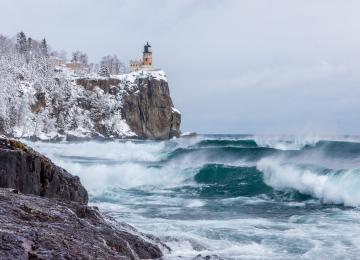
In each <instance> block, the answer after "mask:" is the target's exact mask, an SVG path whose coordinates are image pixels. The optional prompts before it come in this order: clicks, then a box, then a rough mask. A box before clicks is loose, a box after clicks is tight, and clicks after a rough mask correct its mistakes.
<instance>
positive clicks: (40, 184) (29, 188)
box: [0, 137, 166, 259]
mask: <svg viewBox="0 0 360 260" xmlns="http://www.w3.org/2000/svg"><path fill="white" fill-rule="evenodd" d="M21 193H25V194H21ZM87 201H88V194H87V191H86V190H85V188H84V187H83V186H82V185H81V183H80V180H79V178H78V177H75V176H72V175H71V174H69V173H68V172H66V171H65V170H64V169H62V168H60V167H57V166H56V165H54V164H53V163H52V162H51V161H50V160H49V159H48V158H46V157H45V156H42V155H41V154H39V153H37V152H35V151H34V150H32V149H31V148H29V147H27V146H26V145H24V144H22V143H21V142H18V141H16V140H9V139H6V138H4V137H0V259H156V258H159V257H161V256H162V253H161V250H160V249H159V246H158V245H160V246H163V247H164V248H166V246H165V245H163V244H161V242H160V241H159V240H158V239H156V238H154V237H151V236H149V235H144V234H141V233H139V232H137V231H136V230H135V229H134V228H132V227H131V226H129V225H127V224H120V223H117V222H115V221H113V220H112V219H110V218H108V217H104V216H102V215H101V214H100V213H99V211H98V210H97V209H96V208H93V207H89V206H87V205H86V203H87Z"/></svg>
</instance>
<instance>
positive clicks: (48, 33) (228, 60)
mask: <svg viewBox="0 0 360 260" xmlns="http://www.w3.org/2000/svg"><path fill="white" fill-rule="evenodd" d="M359 11H360V1H358V0H354V1H351V0H346V1H345V0H339V1H332V0H312V1H310V0H299V1H296V0H293V1H289V0H273V1H271V0H268V1H266V0H248V1H241V0H234V1H220V0H213V1H212V0H204V1H201V0H196V1H195V0H193V1H188V0H177V1H173V0H166V1H164V0H158V1H150V0H143V1H136V0H128V1H125V0H124V1H120V0H102V1H98V0H77V1H75V0H61V1H60V0H59V1H55V0H53V1H50V0H8V1H5V0H0V12H1V15H0V33H2V34H4V35H7V36H13V35H15V34H16V32H18V31H21V30H23V31H25V32H26V33H27V34H28V35H31V36H32V37H33V38H38V39H41V38H43V37H46V39H47V40H48V42H49V44H50V45H51V46H52V48H53V49H57V50H65V51H67V52H68V53H69V54H70V53H71V52H72V51H74V50H77V49H79V50H83V51H85V52H86V53H87V54H88V55H89V57H90V60H92V61H98V60H99V59H100V58H101V57H102V56H104V55H107V54H117V55H118V57H119V58H120V59H121V60H123V61H125V62H127V61H128V60H129V59H131V58H137V57H140V56H141V52H142V46H143V44H144V43H145V42H146V41H149V42H150V43H151V45H152V46H153V56H154V65H155V66H156V67H159V68H162V69H164V70H165V72H166V74H167V76H168V80H169V83H170V91H171V95H172V98H173V101H174V103H175V106H176V107H177V108H178V109H179V110H180V111H181V112H182V116H183V117H182V120H183V123H182V130H183V131H197V132H200V133H258V134H269V133H271V134H276V133H278V134H291V133H295V134H299V133H300V134H320V133H322V134H359V133H360V15H359Z"/></svg>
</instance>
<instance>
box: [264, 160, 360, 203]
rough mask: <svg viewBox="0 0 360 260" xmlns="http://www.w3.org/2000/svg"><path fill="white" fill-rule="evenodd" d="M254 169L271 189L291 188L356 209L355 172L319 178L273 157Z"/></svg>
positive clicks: (359, 193)
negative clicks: (261, 173) (261, 174)
mask: <svg viewBox="0 0 360 260" xmlns="http://www.w3.org/2000/svg"><path fill="white" fill-rule="evenodd" d="M257 169H258V170H260V171H262V172H263V174H264V181H265V183H266V184H267V185H269V186H271V187H273V188H275V189H278V190H286V189H295V190H297V191H299V192H301V193H303V194H308V195H311V196H313V197H315V198H318V199H321V200H322V201H323V202H325V203H335V204H344V205H346V206H355V207H357V206H360V189H359V187H360V175H359V174H360V170H359V169H352V170H347V171H342V172H330V173H328V174H326V175H321V174H319V173H317V172H315V170H311V169H306V168H300V167H297V166H294V165H287V164H286V163H283V162H282V161H280V160H277V159H275V158H266V159H262V160H260V161H259V162H258V163H257Z"/></svg>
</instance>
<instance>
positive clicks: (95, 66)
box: [0, 32, 129, 77]
mask: <svg viewBox="0 0 360 260" xmlns="http://www.w3.org/2000/svg"><path fill="white" fill-rule="evenodd" d="M12 44H13V42H12V40H11V39H8V38H7V37H5V36H3V35H0V48H3V49H4V48H6V46H5V47H4V45H12ZM15 49H16V50H17V52H19V53H20V54H21V55H23V56H24V57H25V59H26V61H27V62H29V59H30V58H31V57H38V56H42V57H45V58H50V57H57V58H60V59H64V60H66V56H67V54H66V52H65V51H56V50H51V48H50V46H49V45H48V43H47V41H46V39H45V38H43V39H42V40H41V41H37V40H35V39H33V38H31V37H27V36H26V34H25V33H24V32H19V33H18V34H17V35H16V43H15ZM70 61H71V62H76V63H81V64H83V65H84V67H86V68H88V73H97V74H99V75H101V76H106V77H108V76H110V75H118V74H123V73H126V72H128V71H129V69H128V67H127V66H126V65H125V64H124V63H123V62H121V61H120V60H119V58H118V57H117V56H116V55H106V56H104V57H102V58H101V60H100V62H99V63H91V62H89V59H88V55H87V54H86V53H85V52H83V51H79V50H77V51H75V52H73V53H72V54H71V59H70Z"/></svg>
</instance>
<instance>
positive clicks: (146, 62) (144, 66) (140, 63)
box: [130, 42, 154, 71]
mask: <svg viewBox="0 0 360 260" xmlns="http://www.w3.org/2000/svg"><path fill="white" fill-rule="evenodd" d="M130 69H131V71H137V70H153V69H154V68H153V61H152V51H151V45H150V44H149V42H146V44H145V45H144V51H143V58H142V59H138V60H131V61H130Z"/></svg>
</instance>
